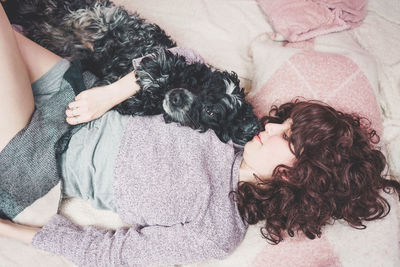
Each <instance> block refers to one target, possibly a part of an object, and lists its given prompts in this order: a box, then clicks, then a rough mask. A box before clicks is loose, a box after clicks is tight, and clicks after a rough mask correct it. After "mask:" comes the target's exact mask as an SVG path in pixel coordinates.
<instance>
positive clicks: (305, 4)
mask: <svg viewBox="0 0 400 267" xmlns="http://www.w3.org/2000/svg"><path fill="white" fill-rule="evenodd" d="M257 1H258V4H259V6H260V7H261V8H262V10H263V11H264V12H265V13H266V15H267V16H268V20H269V22H270V23H271V26H272V27H273V28H274V30H275V33H276V34H279V35H281V36H282V37H283V38H284V39H285V40H288V41H290V42H297V41H304V40H307V39H311V38H313V37H316V36H318V35H322V34H327V33H331V32H338V31H343V30H347V29H350V28H354V27H356V26H359V25H360V24H361V22H362V20H363V19H364V17H365V15H366V4H367V0H311V1H310V0H257ZM273 37H274V38H276V39H277V38H278V35H275V36H273Z"/></svg>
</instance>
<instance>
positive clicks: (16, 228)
mask: <svg viewBox="0 0 400 267" xmlns="http://www.w3.org/2000/svg"><path fill="white" fill-rule="evenodd" d="M40 229H41V228H40V227H33V226H27V225H21V224H16V223H13V222H12V221H9V220H3V219H0V237H7V238H12V239H16V240H19V241H21V242H23V243H25V244H30V243H31V242H32V239H33V237H34V236H35V234H36V233H37V232H39V231H40Z"/></svg>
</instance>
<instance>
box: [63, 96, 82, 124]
mask: <svg viewBox="0 0 400 267" xmlns="http://www.w3.org/2000/svg"><path fill="white" fill-rule="evenodd" d="M79 104H80V103H79V102H78V101H74V102H71V103H69V104H68V108H67V109H66V110H65V115H67V117H66V121H67V123H68V124H71V125H76V124H80V123H84V122H86V120H85V117H84V116H83V115H84V108H82V107H80V105H79Z"/></svg>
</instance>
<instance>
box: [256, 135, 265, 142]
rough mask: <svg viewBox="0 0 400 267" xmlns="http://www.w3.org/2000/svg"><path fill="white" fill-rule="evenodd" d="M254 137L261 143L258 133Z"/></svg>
mask: <svg viewBox="0 0 400 267" xmlns="http://www.w3.org/2000/svg"><path fill="white" fill-rule="evenodd" d="M255 138H257V140H258V141H259V142H260V143H261V144H262V143H263V142H262V141H261V137H260V135H256V136H255Z"/></svg>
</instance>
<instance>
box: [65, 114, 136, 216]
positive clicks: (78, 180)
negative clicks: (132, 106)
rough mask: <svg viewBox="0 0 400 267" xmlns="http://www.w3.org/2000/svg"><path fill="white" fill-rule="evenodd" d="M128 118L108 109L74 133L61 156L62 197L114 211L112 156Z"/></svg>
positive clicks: (113, 158)
mask: <svg viewBox="0 0 400 267" xmlns="http://www.w3.org/2000/svg"><path fill="white" fill-rule="evenodd" d="M129 117H130V116H128V115H121V114H119V113H118V112H117V111H114V110H111V111H109V112H107V113H106V114H104V115H103V116H102V117H100V118H98V119H96V120H94V121H91V122H89V123H87V124H86V125H84V126H83V127H82V128H81V129H79V131H78V132H76V133H75V134H74V135H73V136H72V138H71V140H70V142H69V145H68V149H67V151H66V152H65V153H63V154H62V155H61V162H62V163H61V171H62V176H63V177H64V178H63V180H64V186H63V195H64V197H79V198H82V199H84V200H89V201H90V204H91V205H92V206H93V207H95V208H98V209H109V210H113V211H116V210H115V205H114V196H113V187H112V182H113V172H114V168H115V157H116V156H117V153H118V147H119V144H120V142H121V138H122V135H123V133H124V129H125V125H126V123H127V121H128V119H129Z"/></svg>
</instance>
